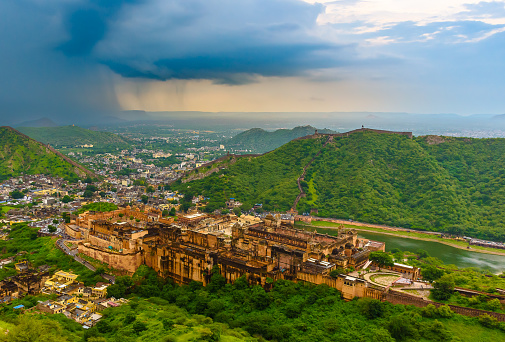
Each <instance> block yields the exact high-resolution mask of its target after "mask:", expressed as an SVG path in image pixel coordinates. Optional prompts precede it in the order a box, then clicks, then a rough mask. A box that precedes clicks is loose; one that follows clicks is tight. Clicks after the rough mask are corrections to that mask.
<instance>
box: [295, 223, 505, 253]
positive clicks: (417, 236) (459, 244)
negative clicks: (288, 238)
mask: <svg viewBox="0 0 505 342" xmlns="http://www.w3.org/2000/svg"><path fill="white" fill-rule="evenodd" d="M297 225H298V226H302V227H308V228H315V229H317V228H323V229H337V228H338V227H340V225H341V224H340V223H333V222H327V221H313V222H312V223H311V224H307V223H301V222H297ZM343 226H344V228H352V229H355V230H357V231H367V232H373V233H377V234H383V235H391V236H397V237H402V238H407V239H413V240H421V241H432V242H438V243H441V244H444V245H447V246H451V247H454V248H458V249H462V250H466V251H471V252H478V253H484V254H494V255H500V256H505V251H503V252H502V251H500V250H495V249H493V248H486V247H481V246H471V248H467V246H468V242H466V241H460V240H454V239H446V238H440V237H438V236H435V235H433V234H425V233H422V232H411V231H403V230H396V229H394V228H390V229H388V228H376V227H367V226H363V225H361V224H360V225H359V226H358V225H353V224H350V223H347V224H344V225H343Z"/></svg>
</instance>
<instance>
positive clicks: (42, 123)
mask: <svg viewBox="0 0 505 342" xmlns="http://www.w3.org/2000/svg"><path fill="white" fill-rule="evenodd" d="M56 126H58V125H57V124H56V123H54V121H53V120H51V119H49V118H40V119H37V120H32V121H25V122H22V123H20V124H18V125H16V127H56Z"/></svg>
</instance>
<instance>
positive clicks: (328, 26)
mask: <svg viewBox="0 0 505 342" xmlns="http://www.w3.org/2000/svg"><path fill="white" fill-rule="evenodd" d="M504 61H505V0H503V1H472V0H461V1H459V0H444V1H440V0H422V1H418V0H363V1H362V0H340V1H338V0H337V1H329V0H328V1H326V0H306V1H302V0H126V1H119V0H108V1H100V0H3V1H1V2H0V120H1V121H3V122H5V123H10V122H16V121H19V120H25V119H36V118H40V117H43V116H50V117H52V118H54V119H56V120H60V121H65V120H66V121H69V120H78V119H79V118H82V117H97V118H99V117H104V116H107V115H115V113H117V112H119V111H123V110H145V111H206V112H221V111H226V112H255V111H267V112H269V111H278V112H295V111H296V112H349V111H371V112H409V113H431V114H437V113H456V114H462V115H469V114H503V113H505V96H504V95H503V94H504V93H505V77H504V75H505V62H504Z"/></svg>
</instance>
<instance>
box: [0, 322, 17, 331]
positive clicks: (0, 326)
mask: <svg viewBox="0 0 505 342" xmlns="http://www.w3.org/2000/svg"><path fill="white" fill-rule="evenodd" d="M12 328H14V324H12V323H9V322H5V321H0V333H5V331H6V330H12Z"/></svg>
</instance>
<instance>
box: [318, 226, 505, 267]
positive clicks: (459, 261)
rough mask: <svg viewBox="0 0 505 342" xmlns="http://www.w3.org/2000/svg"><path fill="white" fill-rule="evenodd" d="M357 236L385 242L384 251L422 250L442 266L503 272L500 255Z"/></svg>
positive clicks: (385, 237) (361, 233)
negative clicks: (439, 261) (438, 260)
mask: <svg viewBox="0 0 505 342" xmlns="http://www.w3.org/2000/svg"><path fill="white" fill-rule="evenodd" d="M317 231H318V232H319V233H323V234H325V233H328V234H330V235H334V234H336V230H333V229H324V228H317ZM358 235H359V236H360V237H363V238H365V239H370V240H375V241H382V242H385V243H386V251H391V250H392V249H394V248H399V249H401V250H402V251H411V252H415V251H416V250H418V249H424V250H425V251H427V252H428V254H429V255H430V256H433V257H436V258H439V259H440V260H442V261H443V262H444V264H448V265H450V264H453V265H456V266H458V267H459V268H465V267H475V268H479V269H484V270H489V271H491V272H493V273H502V272H505V256H502V255H494V254H484V253H478V252H472V251H469V250H464V249H459V248H455V247H452V246H447V245H444V244H442V243H438V242H434V241H423V240H414V239H409V238H403V237H398V236H393V235H384V234H379V233H371V232H365V231H358Z"/></svg>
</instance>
